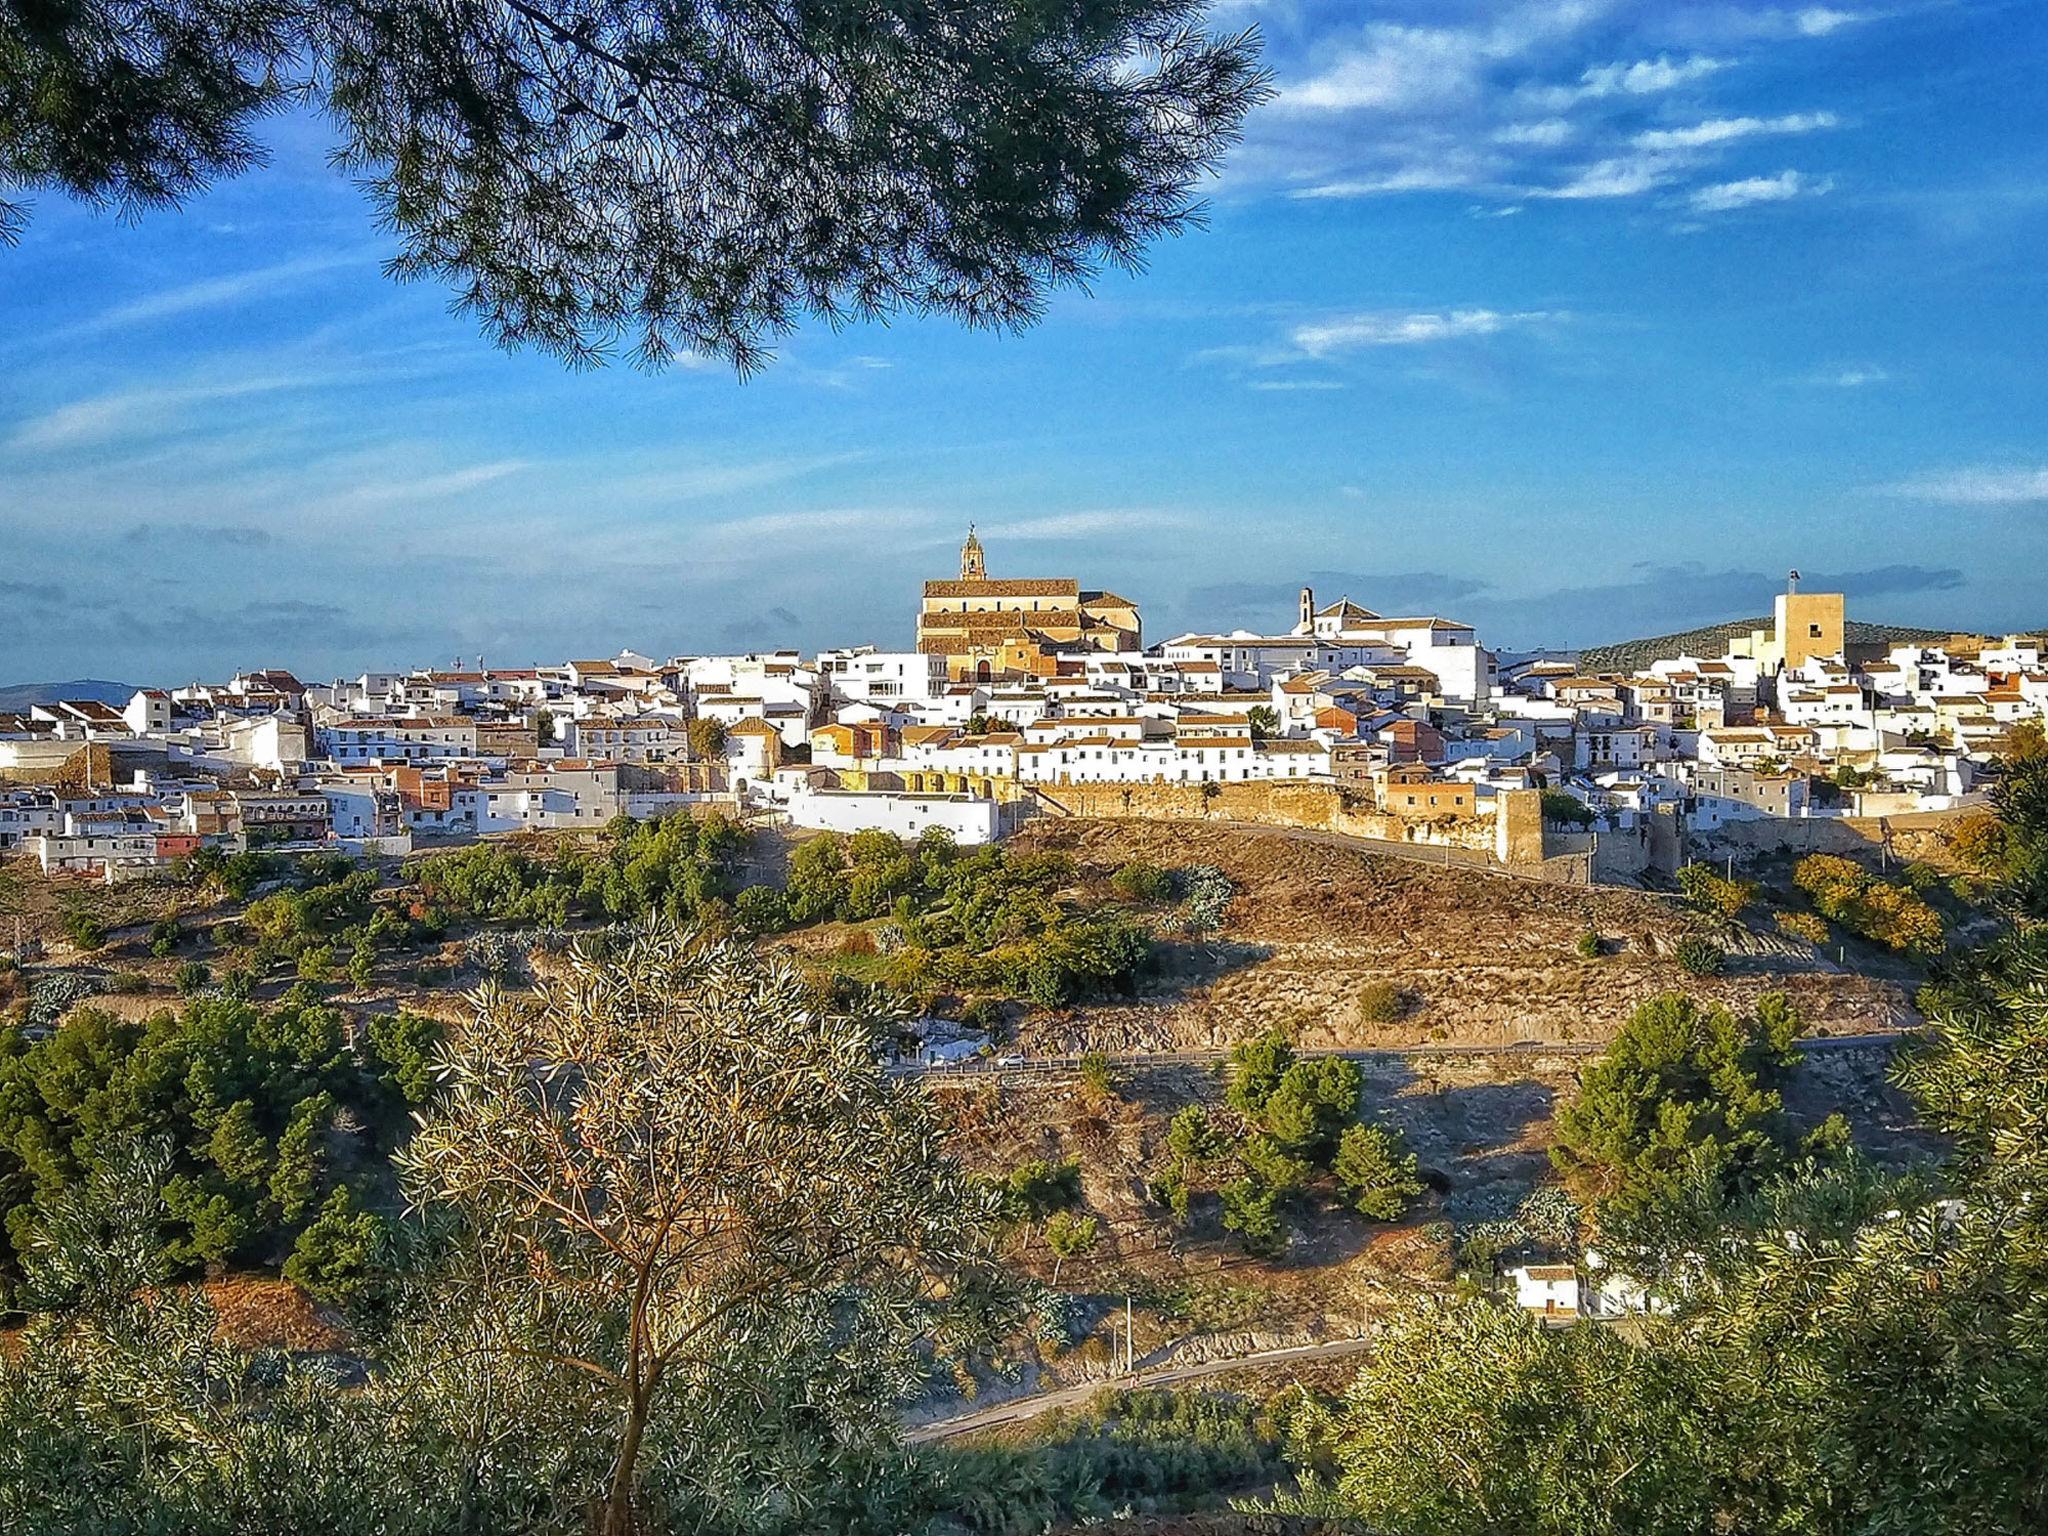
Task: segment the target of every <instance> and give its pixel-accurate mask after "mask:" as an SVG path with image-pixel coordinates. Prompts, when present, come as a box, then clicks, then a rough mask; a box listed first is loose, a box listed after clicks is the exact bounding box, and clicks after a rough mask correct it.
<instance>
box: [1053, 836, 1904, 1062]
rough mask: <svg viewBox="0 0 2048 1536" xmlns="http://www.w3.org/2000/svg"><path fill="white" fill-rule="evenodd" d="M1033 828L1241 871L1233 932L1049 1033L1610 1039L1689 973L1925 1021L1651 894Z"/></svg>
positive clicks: (1185, 947)
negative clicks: (1380, 987) (1589, 944)
mask: <svg viewBox="0 0 2048 1536" xmlns="http://www.w3.org/2000/svg"><path fill="white" fill-rule="evenodd" d="M1018 841H1019V842H1020V843H1022V844H1025V845H1036V846H1040V847H1046V848H1058V849H1062V850H1064V851H1066V852H1068V853H1070V854H1072V855H1073V856H1074V858H1075V859H1076V860H1077V862H1078V863H1079V864H1080V865H1081V866H1082V868H1083V869H1084V871H1093V872H1095V873H1098V874H1099V873H1103V872H1106V871H1107V870H1110V869H1114V868H1115V867H1116V866H1118V865H1120V864H1122V863H1124V862H1126V861H1127V860H1130V859H1134V858H1135V859H1144V860H1148V861H1150V862H1152V863H1155V864H1159V865H1162V866H1166V867H1170V868H1172V867H1185V866H1188V865H1191V864H1214V865H1216V866H1217V867H1219V868H1221V869H1222V870H1223V871H1224V872H1225V873H1226V874H1228V875H1229V876H1230V878H1231V880H1232V881H1233V882H1234V883H1235V885H1236V887H1237V895H1236V897H1235V899H1234V900H1233V901H1232V902H1231V905H1230V909H1229V912H1228V914H1227V916H1226V920H1225V923H1224V927H1223V929H1222V931H1221V932H1220V933H1218V934H1216V935H1214V936H1212V937H1210V938H1207V939H1204V940H1193V941H1176V942H1173V943H1169V944H1168V945H1166V946H1164V948H1165V953H1164V955H1163V961H1162V966H1161V974H1160V975H1159V976H1158V977H1157V978H1156V979H1155V980H1154V981H1153V982H1152V983H1150V984H1149V985H1148V987H1147V989H1146V992H1145V994H1144V995H1143V996H1141V997H1139V998H1137V999H1135V1000H1132V1001H1130V1002H1117V1003H1111V1004H1100V1005H1093V1006H1090V1007H1087V1008H1084V1009H1078V1010H1075V1011H1074V1012H1072V1013H1071V1014H1066V1015H1057V1016H1041V1017H1039V1018H1036V1019H1034V1020H1032V1021H1031V1023H1030V1025H1029V1026H1028V1027H1029V1029H1030V1031H1031V1034H1030V1038H1029V1040H1028V1041H1027V1043H1028V1044H1029V1045H1031V1046H1032V1047H1033V1048H1037V1049H1045V1050H1053V1049H1102V1050H1110V1051H1132V1050H1156V1049H1164V1048H1173V1047H1178V1048H1195V1047H1203V1046H1217V1045H1227V1044H1229V1043H1231V1042H1232V1041H1235V1040H1240V1039H1243V1038H1245V1037H1246V1036H1248V1035H1252V1034H1256V1033H1258V1032H1259V1031H1261V1030H1263V1029H1267V1028H1270V1027H1274V1026H1278V1027H1280V1028H1283V1029H1286V1030H1287V1031H1288V1032H1289V1033H1290V1034H1291V1035H1292V1036H1294V1037H1295V1038H1296V1039H1297V1040H1298V1041H1299V1042H1300V1043H1302V1044H1304V1045H1309V1046H1319V1045H1328V1046H1403V1045H1431V1044H1435V1045H1483V1046H1495V1045H1505V1044H1513V1043H1517V1042H1523V1041H1541V1042H1546V1043H1559V1042H1564V1043H1583V1042H1588V1041H1594V1042H1597V1041H1602V1040H1606V1039H1609V1038H1611V1037H1612V1036H1613V1034H1614V1032H1615V1030H1616V1029H1617V1028H1618V1027H1619V1026H1620V1024H1621V1023H1622V1021H1623V1020H1624V1019H1626V1018H1627V1016H1628V1014H1629V1012H1630V1011H1631V1010H1632V1009H1633V1008H1634V1007H1635V1006H1636V1004H1637V1003H1639V1002H1641V1001H1642V1000H1643V999H1644V998H1646V997H1649V996H1652V995H1654V994H1656V993H1659V992H1664V991H1669V990H1672V989H1675V988H1679V987H1683V988H1685V989H1686V990H1688V991H1692V992H1695V993H1700V994H1705V995H1710V996H1714V997H1718V998H1721V999H1723V1000H1725V1001H1726V1002H1728V1003H1729V1004H1730V1006H1732V1007H1737V1008H1741V1007H1745V1006H1747V1005H1748V1004H1750V1003H1751V1002H1753V1001H1754V999H1755V998H1756V997H1757V995H1758V994H1760V993H1763V992H1766V991H1783V992H1786V993H1789V994H1790V995H1791V996H1792V997H1793V998H1794V1000H1795V1001H1796V1002H1797V1004H1798V1006H1799V1008H1800V1010H1801V1012H1802V1013H1803V1014H1804V1015H1805V1017H1806V1020H1807V1026H1808V1029H1809V1031H1810V1032H1812V1033H1815V1034H1864V1033H1871V1032H1875V1031H1881V1030H1886V1029H1895V1028H1900V1027H1907V1026H1911V1025H1912V1024H1914V1023H1917V1022H1918V1017H1917V1015H1916V1014H1915V1013H1914V1011H1913V1008H1912V1003H1911V999H1910V997H1909V995H1908V993H1907V991H1906V989H1905V987H1904V986H1903V985H1901V984H1900V983H1899V982H1898V981H1895V980H1888V979H1882V978H1875V977H1869V976H1862V975H1857V974H1853V973H1851V972H1847V971H1844V970H1843V969H1842V968H1840V967H1839V966H1837V965H1835V964H1834V963H1833V962H1832V961H1830V960H1827V959H1824V958H1822V957H1821V956H1820V955H1819V954H1818V953H1817V952H1816V951H1815V950H1814V949H1813V948H1812V947H1811V946H1810V945H1806V944H1803V943H1796V942H1792V941H1788V940H1786V939H1785V938H1783V937H1782V936H1780V935H1778V934H1776V933H1763V932H1758V931H1756V930H1753V929H1749V928H1742V927H1735V928H1727V929H1720V928H1719V927H1718V925H1711V926H1710V925H1709V924H1708V921H1707V920H1706V919H1703V918H1701V917H1699V916H1698V915H1696V914H1694V913H1691V912H1689V911H1687V910H1685V909H1684V908H1683V907H1681V906H1679V905H1678V904H1677V903H1675V902H1674V901H1671V900H1669V899H1666V898H1663V897H1660V896H1655V895H1651V894H1648V893H1644V892H1637V891H1628V890H1622V889H1617V888H1612V887H1596V888H1591V889H1588V888H1581V887H1574V886H1562V885H1550V884H1544V883H1540V882H1535V881H1525V880H1517V879H1510V878H1506V877H1503V876H1499V875H1489V874H1480V873H1475V872H1471V871H1466V870H1462V869H1458V868H1455V867H1442V868H1439V867H1436V866H1433V865H1428V864H1420V863H1415V862H1411V861H1407V860H1402V859H1394V858H1388V857H1385V856H1383V855H1379V854H1373V853H1368V852H1365V851H1362V850H1360V849H1357V848H1353V847H1348V846H1342V845H1339V844H1336V843H1333V842H1332V841H1330V840H1329V839H1328V838H1327V836H1326V835H1322V834H1302V833H1299V832H1295V831H1291V830H1290V829H1286V828H1277V827H1276V828H1270V829H1267V828H1259V829H1250V828H1245V827H1241V826H1208V825H1202V824H1200V823H1194V824H1190V823H1186V822H1174V823H1166V822H1144V821H1082V820H1075V821H1041V822H1036V823H1033V824H1031V826H1029V827H1028V828H1027V829H1026V830H1025V831H1024V832H1022V833H1020V834H1019V838H1018ZM1589 928H1591V929H1592V930H1594V931H1595V932H1597V933H1598V934H1599V935H1600V936H1601V939H1602V941H1603V944H1604V946H1605V949H1606V953H1605V954H1603V955H1602V957H1601V958H1599V959H1597V960H1588V959H1583V958H1581V957H1580V956H1579V954H1578V953H1577V950H1576V945H1577V943H1578V940H1579V937H1580V935H1581V934H1583V933H1585V932H1586V931H1587V929H1589ZM1703 929H1704V930H1705V931H1709V932H1712V933H1713V935H1714V937H1715V938H1716V940H1717V942H1719V943H1721V944H1722V946H1723V947H1724V948H1725V949H1727V951H1728V953H1729V964H1728V969H1727V974H1725V975H1723V976H1720V977H1717V978H1713V979H1711V980H1701V979H1699V978H1696V977H1691V976H1688V975H1686V974H1685V973H1684V972H1683V971H1682V970H1680V968H1679V966H1678V964H1677V962H1676V961H1675V960H1674V959H1673V958H1672V956H1673V951H1674V949H1675V948H1676V946H1677V944H1678V941H1679V940H1680V939H1682V938H1683V937H1685V936H1686V935H1687V934H1689V933H1694V932H1699V931H1702V930H1703ZM1378 981H1385V982H1392V983H1394V984H1395V985H1396V986H1398V987H1399V988H1400V989H1401V990H1402V992H1403V993H1404V995H1405V998H1406V1006H1405V1009H1404V1011H1403V1012H1402V1014H1401V1016H1400V1017H1398V1018H1397V1019H1395V1020H1393V1021H1392V1022H1385V1023H1380V1022H1369V1021H1368V1020H1366V1019H1365V1018H1364V1017H1362V1016H1361V1007H1360V1000H1361V996H1362V994H1363V993H1364V992H1365V989H1366V987H1367V985H1368V984H1369V983H1372V982H1378Z"/></svg>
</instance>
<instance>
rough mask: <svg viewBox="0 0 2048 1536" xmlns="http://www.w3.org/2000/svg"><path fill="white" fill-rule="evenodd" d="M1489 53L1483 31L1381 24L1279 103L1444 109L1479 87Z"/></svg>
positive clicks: (1338, 108)
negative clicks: (1443, 106) (1362, 40)
mask: <svg viewBox="0 0 2048 1536" xmlns="http://www.w3.org/2000/svg"><path fill="white" fill-rule="evenodd" d="M1489 53H1490V49H1489V47H1488V44H1487V41H1486V38H1485V36H1484V35H1483V34H1481V33H1478V32H1470V31H1464V30H1460V29H1456V28H1447V27H1410V26H1401V25H1398V24H1396V23H1392V22H1381V23H1378V24H1376V25H1373V26H1370V27H1367V28H1366V29H1365V33H1364V42H1363V44H1362V45H1361V46H1360V47H1358V48H1356V49H1354V50H1352V51H1351V52H1349V53H1346V54H1344V55H1343V56H1342V57H1340V58H1338V59H1337V61H1336V62H1335V63H1333V64H1332V65H1330V67H1329V68H1327V69H1325V70H1324V71H1323V72H1322V73H1321V74H1319V75H1315V76H1312V77H1310V78H1309V79H1306V80H1303V81H1301V82H1299V83H1298V84H1295V85H1290V86H1287V87H1285V88H1284V89H1283V90H1282V91H1281V92H1280V95H1279V97H1278V98H1277V100H1276V101H1275V103H1274V105H1275V106H1276V107H1277V108H1278V109H1280V110H1281V111H1286V112H1356V111H1365V110H1370V111H1378V112H1388V111H1397V110H1403V109H1409V108H1415V107H1419V106H1425V105H1432V106H1434V105H1441V104H1443V103H1445V102H1448V101H1454V100H1458V99H1462V98H1465V97H1469V96H1471V95H1472V94H1474V93H1475V92H1476V91H1477V90H1478V89H1479V84H1480V80H1479V74H1480V68H1481V66H1482V65H1483V64H1484V63H1485V62H1486V60H1487V58H1488V56H1489Z"/></svg>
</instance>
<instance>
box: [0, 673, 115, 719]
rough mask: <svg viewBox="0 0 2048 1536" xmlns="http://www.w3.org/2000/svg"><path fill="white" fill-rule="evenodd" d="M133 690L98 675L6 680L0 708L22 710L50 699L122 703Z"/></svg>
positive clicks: (45, 702) (0, 694) (46, 702)
mask: <svg viewBox="0 0 2048 1536" xmlns="http://www.w3.org/2000/svg"><path fill="white" fill-rule="evenodd" d="M134 693H135V690H134V689H133V688H132V687H130V686H129V685H128V684H127V683H110V682H108V681H107V680H106V679H105V678H101V677H81V678H77V679H75V680H74V681H72V682H68V683H10V684H8V685H7V686H5V687H0V711H6V710H23V709H27V708H29V707H30V706H31V705H34V704H48V703H50V702H51V701H52V700H54V699H97V700H98V701H99V702H100V703H102V704H126V703H127V702H128V700H129V699H130V698H132V697H133V696H134Z"/></svg>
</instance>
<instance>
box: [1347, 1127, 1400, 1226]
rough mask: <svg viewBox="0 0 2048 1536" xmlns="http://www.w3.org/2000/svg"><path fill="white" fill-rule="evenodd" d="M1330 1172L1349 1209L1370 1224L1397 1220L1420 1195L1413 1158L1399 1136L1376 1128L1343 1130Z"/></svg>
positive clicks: (1381, 1128) (1384, 1129)
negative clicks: (1335, 1179) (1370, 1221)
mask: <svg viewBox="0 0 2048 1536" xmlns="http://www.w3.org/2000/svg"><path fill="white" fill-rule="evenodd" d="M1331 1172H1332V1173H1334V1174H1335V1175H1336V1177H1337V1187H1338V1188H1339V1189H1341V1190H1343V1191H1344V1196H1345V1198H1346V1199H1347V1200H1349V1201H1350V1202H1351V1205H1352V1208H1353V1209H1355V1210H1356V1211H1358V1212H1359V1214H1361V1215H1364V1216H1370V1217H1371V1218H1372V1219H1373V1220H1374V1221H1398V1220H1400V1219H1401V1216H1402V1213H1403V1212H1405V1211H1406V1210H1407V1209H1408V1202H1409V1201H1410V1200H1412V1199H1414V1198H1415V1197H1416V1196H1417V1195H1419V1194H1421V1193H1422V1188H1423V1185H1422V1180H1421V1178H1420V1177H1418V1175H1417V1168H1416V1161H1415V1154H1414V1153H1412V1152H1410V1151H1409V1150H1408V1149H1407V1147H1406V1146H1405V1145H1403V1143H1402V1141H1401V1138H1400V1135H1399V1133H1397V1132H1395V1131H1392V1130H1388V1129H1386V1128H1384V1127H1381V1126H1377V1125H1352V1126H1348V1127H1346V1128H1345V1131H1344V1136H1343V1139H1342V1140H1341V1141H1340V1142H1338V1144H1337V1156H1336V1160H1335V1162H1334V1163H1332V1165H1331Z"/></svg>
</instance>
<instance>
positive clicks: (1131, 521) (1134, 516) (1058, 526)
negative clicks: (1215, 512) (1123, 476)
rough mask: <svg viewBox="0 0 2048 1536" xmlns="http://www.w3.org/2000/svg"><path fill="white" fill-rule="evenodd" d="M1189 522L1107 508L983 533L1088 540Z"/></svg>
mask: <svg viewBox="0 0 2048 1536" xmlns="http://www.w3.org/2000/svg"><path fill="white" fill-rule="evenodd" d="M1187 524H1188V519H1187V518H1186V517H1184V516H1182V515H1181V514H1179V513H1177V512H1158V511H1154V510H1152V509H1150V508H1146V507H1130V508H1106V509H1104V510H1101V511H1096V512H1056V513H1053V514H1051V515H1049V516H1046V517H1026V518H1019V519H1017V520H1016V521H1015V522H1007V523H1003V522H997V523H984V524H983V525H982V527H981V531H982V532H983V533H985V534H987V535H989V537H991V538H997V539H1085V538H1088V537H1090V536H1091V535H1094V534H1098V533H1129V532H1133V531H1135V530H1138V529H1144V528H1184V527H1186V526H1187Z"/></svg>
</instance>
